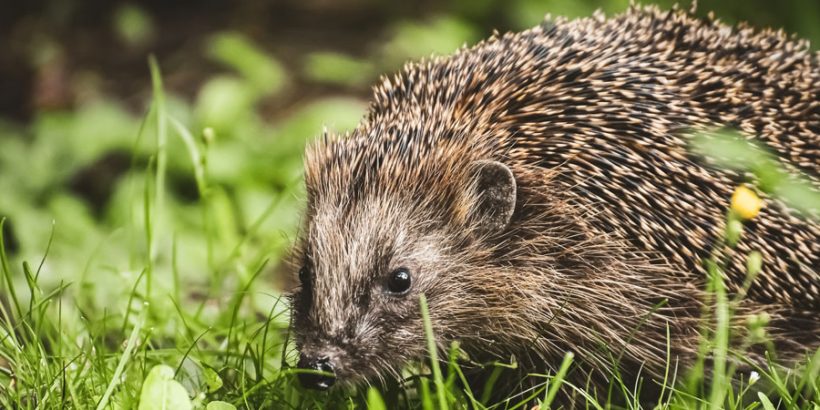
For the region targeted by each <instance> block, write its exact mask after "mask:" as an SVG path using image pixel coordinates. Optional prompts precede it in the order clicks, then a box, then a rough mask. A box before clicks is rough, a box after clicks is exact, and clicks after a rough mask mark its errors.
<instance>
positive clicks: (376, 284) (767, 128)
mask: <svg viewBox="0 0 820 410" xmlns="http://www.w3.org/2000/svg"><path fill="white" fill-rule="evenodd" d="M818 60H820V54H818V53H815V52H812V51H810V48H809V44H808V42H807V41H805V40H800V39H798V38H795V37H794V36H791V37H790V36H787V35H786V34H784V32H783V31H774V30H770V29H766V30H758V29H754V28H751V27H749V26H747V25H743V24H741V25H738V26H734V27H730V26H727V25H725V24H723V23H721V22H720V21H718V20H716V19H715V18H714V17H712V16H710V17H709V18H703V19H701V18H697V17H695V16H693V15H692V14H691V12H686V11H681V10H677V9H672V10H660V9H658V8H656V7H653V6H631V7H630V8H629V9H628V10H627V11H625V12H623V13H622V14H619V15H615V16H612V17H606V16H604V15H603V14H601V13H596V14H594V15H593V16H592V17H587V18H580V19H575V20H566V19H555V20H553V19H550V18H549V17H547V19H546V20H545V21H544V22H543V23H542V24H540V25H538V26H536V27H534V28H531V29H529V30H526V31H523V32H519V33H507V34H503V35H501V34H498V33H496V34H494V35H493V36H492V37H491V38H489V39H487V40H485V41H483V42H481V43H479V44H477V45H475V46H473V47H471V48H462V49H461V50H459V51H457V52H456V53H455V54H454V55H451V56H445V57H431V58H429V59H426V60H422V61H420V62H416V63H410V64H408V65H406V66H405V67H404V68H403V69H402V70H401V71H400V72H399V73H398V74H395V75H393V76H392V77H382V79H381V80H380V81H379V83H378V84H377V85H376V86H375V87H374V95H373V100H372V103H371V105H370V107H369V111H368V113H367V114H366V115H365V117H364V119H363V120H362V122H361V124H360V125H359V126H358V127H357V128H355V129H354V130H352V131H350V132H348V133H346V134H344V135H327V133H325V135H324V137H323V138H320V139H319V141H317V142H315V143H313V144H311V145H310V146H309V147H308V148H307V150H306V154H305V185H306V197H307V207H306V210H305V218H304V226H303V228H302V232H301V233H300V236H299V240H298V243H297V245H296V251H295V252H294V253H295V255H296V259H295V261H296V264H297V265H298V266H296V267H295V268H294V272H297V271H298V280H299V285H298V286H297V287H296V288H295V289H294V290H293V292H292V294H291V304H292V326H293V330H294V333H295V340H296V344H297V348H298V350H299V352H300V354H299V360H298V367H300V368H305V369H313V370H320V371H322V373H321V374H318V373H317V372H312V373H309V372H306V373H305V374H302V375H301V376H300V378H301V381H302V384H303V385H305V386H307V387H312V388H316V389H327V388H329V387H331V386H332V385H334V383H335V384H337V385H347V386H352V385H356V384H357V383H361V382H373V381H379V380H384V379H385V378H395V377H399V376H400V375H401V372H402V369H403V368H404V367H405V366H406V365H407V364H408V363H414V362H415V363H418V361H419V360H423V359H424V358H426V357H428V356H427V349H426V344H425V331H424V325H423V321H422V314H421V308H420V303H419V301H420V296H421V295H424V297H425V298H426V300H427V301H428V304H429V315H430V320H431V323H432V328H433V334H434V337H435V342H436V344H437V345H438V346H439V348H440V349H447V348H448V347H449V346H450V345H451V344H452V343H453V342H458V343H459V346H460V348H461V350H462V351H463V352H464V354H465V355H466V356H467V357H468V358H469V361H470V363H487V362H489V361H492V360H499V359H501V360H514V361H515V363H516V366H517V367H518V369H520V371H522V372H538V373H546V372H550V371H555V370H556V368H557V366H558V365H560V363H561V359H562V358H563V357H564V356H565V354H566V353H567V352H572V353H573V354H574V357H575V363H574V368H573V370H572V374H573V379H572V380H575V381H576V382H579V383H581V385H584V384H589V383H590V382H591V384H593V385H597V384H602V383H606V381H607V380H611V379H612V378H613V375H615V374H616V373H617V375H619V376H620V377H623V378H625V379H628V380H637V378H649V379H652V380H657V379H660V378H663V377H664V376H665V375H666V374H665V371H666V372H668V368H670V367H671V368H672V369H686V368H689V367H691V366H692V365H693V363H695V361H696V360H697V357H698V346H699V342H700V340H701V338H702V331H701V327H702V325H703V324H704V321H703V320H702V313H703V312H704V309H706V310H708V308H709V307H710V303H712V302H709V300H710V299H709V297H708V295H707V294H706V293H705V291H704V289H706V282H707V273H706V269H705V268H704V264H703V261H704V260H705V259H706V258H709V257H710V255H711V254H712V251H713V249H714V244H716V243H720V240H721V238H722V235H723V232H724V228H725V224H726V218H725V212H726V208H727V202H728V198H730V197H731V195H732V192H733V191H734V189H735V188H736V187H737V186H738V185H739V184H742V183H744V181H746V182H748V181H749V178H750V176H749V175H747V174H744V173H742V172H739V171H732V170H725V169H720V168H719V167H717V166H716V165H715V164H713V163H712V162H711V161H710V160H709V159H707V158H703V157H702V156H699V155H696V154H693V153H692V152H691V150H690V149H689V145H690V142H691V138H692V137H693V136H695V135H697V134H699V133H709V132H712V131H714V130H716V129H721V128H727V127H728V128H732V129H736V130H738V132H740V133H741V135H742V136H743V137H744V138H746V139H749V140H751V141H755V142H756V143H758V144H760V145H761V146H763V147H764V148H765V149H767V150H770V151H771V152H772V153H774V154H775V155H776V157H777V160H778V161H779V163H780V164H782V165H783V166H784V167H786V168H787V169H789V170H791V171H793V172H795V173H798V172H799V173H802V174H804V175H805V176H806V178H808V180H809V181H810V186H811V187H812V188H813V189H818V187H820V182H818V181H820V64H818ZM764 200H765V202H766V206H765V208H763V210H762V211H761V212H760V214H759V215H758V216H757V217H756V218H755V219H753V220H751V221H748V222H747V223H746V224H745V231H744V235H743V237H742V239H741V240H740V242H739V243H738V244H737V245H736V247H735V248H734V249H725V250H724V251H723V252H725V259H726V266H725V269H724V271H723V276H724V282H725V285H726V288H727V289H728V291H729V293H730V296H733V297H736V296H738V295H741V294H742V296H743V297H742V299H741V300H740V301H739V302H738V304H737V305H736V306H734V307H733V309H734V318H733V320H732V322H731V326H732V333H733V335H735V339H736V340H735V339H733V343H735V344H736V345H737V344H739V343H740V340H743V339H744V335H746V336H748V333H749V331H748V326H747V322H748V321H749V320H752V319H753V318H755V317H760V315H766V317H768V318H769V321H768V324H767V326H766V331H767V337H768V340H769V342H770V343H767V346H769V347H772V346H773V347H774V348H775V351H776V352H777V355H778V356H777V358H778V360H779V361H780V362H782V363H786V362H796V361H797V360H800V359H802V358H804V357H805V355H806V354H807V353H809V354H810V353H812V352H813V351H814V349H817V348H818V346H820V274H819V273H818V269H819V267H820V223H819V222H818V220H817V219H814V218H807V217H806V216H805V215H801V214H800V213H798V212H797V211H796V210H794V209H792V208H790V207H789V206H788V205H787V204H785V203H784V202H782V201H781V200H779V199H777V198H773V197H766V196H765V195H764ZM815 216H816V215H815ZM751 251H758V252H760V254H761V255H762V259H763V264H762V269H761V271H760V272H759V274H758V275H757V276H756V277H755V278H754V280H753V281H752V283H751V284H746V285H744V282H745V281H746V279H747V271H746V268H745V255H747V254H748V253H749V252H751ZM767 349H768V348H767V347H766V346H757V345H756V347H752V348H750V351H749V353H748V354H747V356H746V358H745V359H744V360H743V363H739V366H743V365H744V363H745V365H746V366H749V368H751V366H754V365H755V364H763V363H765V354H766V350H767ZM331 375H332V376H331Z"/></svg>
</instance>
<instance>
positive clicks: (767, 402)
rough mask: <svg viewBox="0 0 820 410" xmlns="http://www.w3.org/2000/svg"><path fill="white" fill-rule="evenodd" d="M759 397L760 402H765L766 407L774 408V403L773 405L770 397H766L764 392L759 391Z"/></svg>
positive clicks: (771, 409)
mask: <svg viewBox="0 0 820 410" xmlns="http://www.w3.org/2000/svg"><path fill="white" fill-rule="evenodd" d="M757 398H759V399H760V403H761V404H763V408H764V409H766V410H774V405H772V402H771V401H770V400H769V398H768V397H766V395H765V394H763V392H760V391H759V392H757Z"/></svg>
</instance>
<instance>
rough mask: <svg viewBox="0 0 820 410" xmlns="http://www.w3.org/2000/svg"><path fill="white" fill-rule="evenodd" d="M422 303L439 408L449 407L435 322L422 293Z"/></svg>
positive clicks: (420, 302) (422, 316)
mask: <svg viewBox="0 0 820 410" xmlns="http://www.w3.org/2000/svg"><path fill="white" fill-rule="evenodd" d="M419 304H420V305H421V318H422V321H423V322H424V333H425V335H426V337H427V350H428V351H429V353H430V366H431V367H432V369H433V383H434V384H435V385H436V396H437V397H438V404H439V409H441V410H446V409H447V396H446V392H445V391H444V380H443V379H442V376H441V367H439V362H438V347H437V346H436V338H435V335H434V334H433V322H432V321H431V320H430V311H429V310H428V307H427V298H426V297H425V296H424V295H423V294H422V295H420V296H419Z"/></svg>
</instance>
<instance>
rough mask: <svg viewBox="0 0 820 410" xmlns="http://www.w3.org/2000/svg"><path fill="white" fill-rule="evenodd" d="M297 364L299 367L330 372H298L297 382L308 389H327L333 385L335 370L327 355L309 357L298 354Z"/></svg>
mask: <svg viewBox="0 0 820 410" xmlns="http://www.w3.org/2000/svg"><path fill="white" fill-rule="evenodd" d="M297 366H299V368H300V369H305V370H315V371H320V372H324V373H330V375H327V374H316V373H299V383H301V384H302V386H303V387H306V388H308V389H316V390H327V389H329V388H330V386H333V383H334V382H335V381H336V372H335V370H334V369H333V364H332V363H331V362H330V359H329V358H328V357H327V356H321V357H309V356H306V355H304V354H302V355H301V356H299V363H298V364H297Z"/></svg>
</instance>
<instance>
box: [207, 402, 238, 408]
mask: <svg viewBox="0 0 820 410" xmlns="http://www.w3.org/2000/svg"><path fill="white" fill-rule="evenodd" d="M205 410H236V406H234V405H233V404H231V403H228V402H225V401H219V400H216V401H212V402H210V403H208V405H207V406H206V407H205Z"/></svg>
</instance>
